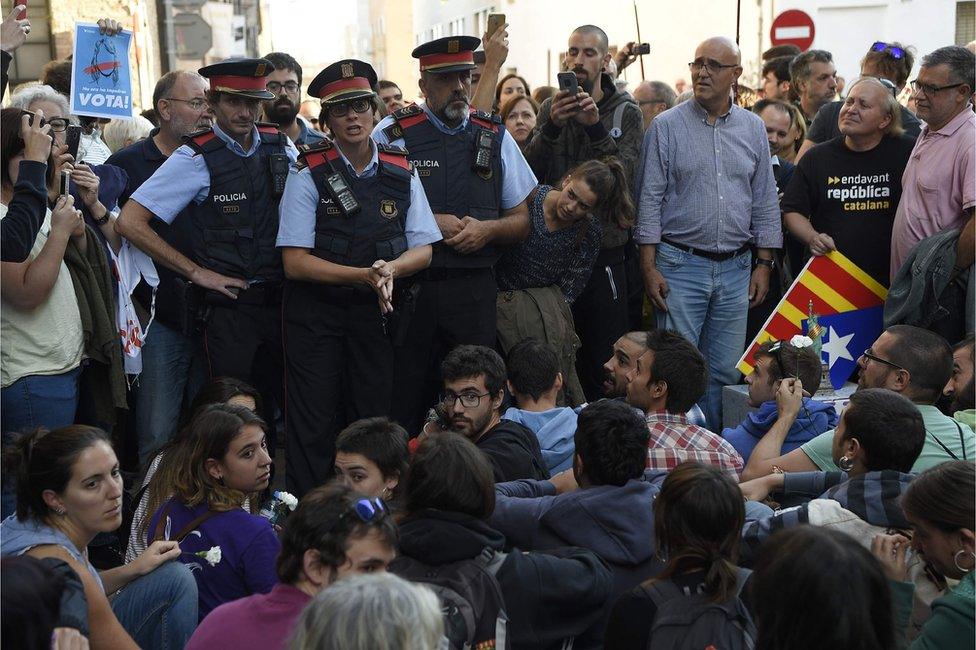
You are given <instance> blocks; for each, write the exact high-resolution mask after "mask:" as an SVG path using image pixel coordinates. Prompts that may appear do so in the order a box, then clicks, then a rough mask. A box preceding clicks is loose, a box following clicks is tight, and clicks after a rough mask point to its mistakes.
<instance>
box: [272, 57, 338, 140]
mask: <svg viewBox="0 0 976 650" xmlns="http://www.w3.org/2000/svg"><path fill="white" fill-rule="evenodd" d="M264 58H265V59H267V60H268V61H271V63H272V64H273V65H274V67H275V69H274V72H272V73H271V74H269V75H268V77H267V79H268V81H267V83H266V84H265V88H266V89H267V90H268V92H270V93H272V94H274V96H275V98H274V99H269V100H267V101H265V102H263V106H262V108H263V110H264V119H265V121H266V122H271V123H272V124H277V125H278V129H279V130H280V131H281V132H282V133H284V134H285V135H287V136H288V137H289V138H291V141H292V142H294V143H295V145H296V146H301V145H313V144H315V143H316V142H321V141H322V140H324V139H325V135H323V134H322V133H319V132H318V131H313V130H312V129H310V128H308V126H307V125H306V124H305V122H304V121H302V120H300V119H298V111H299V110H300V109H301V98H302V66H301V65H299V63H298V61H296V60H295V59H294V57H292V56H291V55H290V54H286V53H284V52H272V53H271V54H268V55H267V56H265V57H264Z"/></svg>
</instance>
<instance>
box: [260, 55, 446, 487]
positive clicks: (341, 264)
mask: <svg viewBox="0 0 976 650" xmlns="http://www.w3.org/2000/svg"><path fill="white" fill-rule="evenodd" d="M375 87H376V73H375V72H374V71H373V68H372V67H371V66H370V65H369V64H367V63H364V62H362V61H357V60H355V59H345V60H342V61H337V62H336V63H333V64H332V65H330V66H329V67H327V68H326V69H325V70H323V71H322V72H320V73H319V74H318V75H317V76H316V77H315V79H314V80H313V81H312V83H311V84H310V85H309V89H308V92H309V94H310V95H312V96H315V97H318V98H319V99H320V100H321V102H322V114H321V117H320V120H321V121H322V123H323V124H324V125H325V126H327V127H328V128H329V131H330V132H331V133H332V138H333V139H332V140H323V141H322V142H320V143H318V144H315V145H311V146H309V147H306V148H305V149H304V150H303V151H302V153H301V154H300V155H299V161H298V164H297V165H296V166H295V167H294V168H293V169H292V170H291V173H290V174H289V175H288V182H287V183H286V185H285V194H284V197H283V198H282V202H281V224H280V228H279V231H278V240H277V245H278V247H279V248H280V249H281V251H282V260H283V263H284V269H285V274H286V276H287V277H288V282H287V284H286V288H285V299H284V315H283V320H284V341H285V343H284V345H285V366H286V385H287V404H286V410H285V423H286V427H287V431H288V441H287V446H286V458H287V469H286V473H287V483H288V489H289V491H291V492H294V493H295V494H296V495H299V496H300V495H302V494H304V493H305V492H307V491H308V490H310V489H312V488H313V487H315V486H316V485H321V484H322V483H324V482H325V481H326V480H327V479H328V478H329V475H330V474H331V472H332V467H333V463H334V458H335V438H336V436H337V435H338V433H339V431H341V430H342V429H343V428H344V427H345V426H346V424H348V423H349V422H352V421H354V420H358V419H360V418H365V417H372V416H379V415H387V414H389V412H390V408H391V402H392V399H393V344H392V340H391V337H392V336H393V335H395V334H396V331H395V330H396V325H397V322H396V321H397V319H398V317H399V313H398V312H399V311H400V308H399V305H398V306H397V309H396V310H395V309H394V304H393V288H394V284H395V283H398V282H399V279H400V278H403V277H406V276H409V275H411V274H413V273H416V272H417V271H420V270H422V269H425V268H427V266H428V264H430V259H431V246H430V245H431V244H432V243H433V242H436V241H440V239H441V233H440V229H439V228H438V227H437V222H436V221H435V220H434V215H433V213H432V212H431V209H430V206H429V204H428V203H427V197H426V195H425V194H424V190H423V186H422V185H421V182H420V179H419V178H418V176H417V174H416V172H414V171H413V169H412V167H411V165H410V163H409V161H408V159H407V152H406V150H404V149H401V148H398V147H392V146H385V145H377V144H375V143H374V142H373V140H372V139H371V138H370V132H371V130H372V127H373V107H374V103H375V101H376V93H375V90H374V89H375Z"/></svg>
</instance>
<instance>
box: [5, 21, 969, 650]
mask: <svg viewBox="0 0 976 650" xmlns="http://www.w3.org/2000/svg"><path fill="white" fill-rule="evenodd" d="M20 9H21V7H15V8H14V10H13V12H11V13H10V14H9V15H8V16H7V17H6V19H5V20H4V21H3V22H2V24H0V54H2V64H3V72H4V74H3V90H4V93H5V94H9V97H7V102H6V103H7V107H5V108H3V109H2V111H0V158H2V160H0V163H2V164H0V218H2V221H0V224H2V240H0V241H2V245H3V246H2V248H3V250H2V253H3V262H2V267H0V269H2V276H0V288H2V293H0V325H2V331H0V333H2V338H0V378H2V391H0V396H2V412H0V418H2V425H0V431H2V434H3V442H4V451H3V467H4V473H3V501H2V507H3V516H4V517H5V518H4V519H3V522H2V524H0V554H2V556H3V557H2V561H0V562H2V565H0V566H2V568H0V581H2V587H0V598H2V642H3V643H4V644H7V643H9V644H10V645H11V647H17V648H25V649H33V648H38V649H40V648H51V647H53V648H58V649H69V648H70V649H83V648H88V647H91V648H112V649H115V648H137V647H138V648H184V647H186V648H194V649H204V648H214V647H234V648H236V649H238V650H245V649H247V648H255V649H257V648H262V649H265V648H292V649H294V650H299V649H300V650H305V649H309V650H311V649H313V648H391V649H392V648H398V649H400V648H402V649H406V650H434V649H435V648H438V649H440V648H458V649H460V648H481V649H488V648H499V649H502V648H506V649H507V648H512V649H518V648H570V647H572V648H580V649H588V648H608V649H617V648H619V649H628V648H635V649H636V648H677V647H695V648H707V647H714V648H733V647H743V648H745V647H756V648H759V649H761V650H766V649H772V648H785V647H790V648H811V649H813V648H823V647H832V648H834V647H836V648H858V649H861V650H882V649H885V650H887V649H889V648H901V647H910V648H913V649H917V650H923V649H927V648H940V649H941V648H950V649H951V648H968V647H971V646H970V645H969V644H970V643H971V642H972V639H973V636H974V634H976V586H974V576H976V573H974V569H976V533H974V531H976V465H974V458H976V434H974V431H973V427H974V425H976V391H974V358H976V344H974V338H973V330H974V314H973V312H974V298H973V296H974V287H973V273H972V270H973V269H972V267H973V258H974V253H976V250H974V249H976V239H974V221H973V214H974V208H976V176H974V150H976V114H974V106H973V98H974V92H976V80H974V76H976V70H974V68H976V56H974V54H973V50H974V49H976V47H959V46H946V47H941V48H938V49H936V50H934V51H932V52H927V53H921V54H922V55H921V56H919V54H920V53H918V52H916V51H915V50H914V48H912V47H909V46H907V45H905V44H901V43H889V42H884V41H878V42H874V43H873V44H871V45H870V47H868V48H867V51H866V53H865V55H864V58H863V59H862V61H861V71H860V72H861V74H860V76H859V77H858V78H856V79H852V80H851V81H850V82H849V83H846V84H844V83H842V81H843V80H841V79H839V78H838V77H837V71H836V68H835V66H834V63H833V57H832V55H831V53H830V52H828V51H825V50H809V51H806V52H800V51H799V49H798V48H791V47H775V48H772V49H771V50H769V51H767V52H766V53H765V54H764V57H763V58H764V65H763V68H762V74H761V82H760V84H759V85H758V87H757V88H756V89H751V88H747V87H745V86H744V85H742V84H740V83H739V80H740V77H741V75H742V73H743V67H742V62H741V53H740V51H739V48H738V46H737V44H736V43H735V42H734V41H732V40H730V39H728V38H725V37H714V38H709V39H706V40H704V41H703V42H701V43H700V44H698V45H697V47H696V48H695V49H694V50H692V49H691V48H690V47H689V56H690V58H691V62H690V63H689V71H690V76H691V84H690V87H689V88H688V89H687V90H686V89H684V88H680V87H672V86H671V85H669V84H667V83H665V82H663V81H654V80H652V81H643V82H641V83H640V84H638V85H636V86H635V87H634V88H633V89H632V90H630V91H628V89H627V87H626V86H627V84H626V83H624V82H623V81H622V80H620V79H617V78H616V74H617V73H619V71H620V70H622V69H624V68H626V67H627V66H628V65H631V64H632V63H633V62H634V61H635V60H636V58H637V54H636V52H637V51H639V50H638V48H637V47H635V45H636V44H635V43H627V44H626V45H625V46H623V47H621V48H620V49H619V50H618V51H617V52H616V53H611V48H610V39H609V37H608V35H607V34H606V33H605V32H604V30H602V29H601V28H600V27H598V26H595V25H583V26H581V27H579V28H577V29H575V30H573V32H572V33H571V34H569V37H568V41H567V48H566V53H565V58H564V60H563V61H562V62H561V69H562V71H563V72H567V73H572V74H571V75H570V76H571V77H575V80H576V87H575V90H574V89H573V88H572V87H571V84H570V85H569V86H567V85H566V83H565V78H563V79H560V83H559V84H556V85H554V86H542V87H536V88H530V86H529V83H528V82H527V81H526V80H525V79H524V78H523V77H521V76H520V75H519V74H517V72H516V70H517V68H515V67H513V66H512V64H513V62H511V61H509V60H508V32H507V25H501V26H500V27H498V28H497V29H496V30H495V31H494V32H493V33H491V34H485V35H484V37H483V38H482V39H478V38H475V37H471V36H451V37H446V38H441V39H437V40H434V41H431V42H428V43H424V44H421V45H419V46H418V47H417V48H416V49H415V50H413V52H412V56H413V58H414V59H416V60H417V65H418V67H419V70H420V81H419V89H418V91H419V93H416V95H417V97H418V101H417V102H411V101H409V96H410V95H411V94H414V93H411V91H410V90H409V89H407V88H405V87H404V86H401V85H400V84H399V83H398V82H397V81H396V80H381V79H378V78H377V75H376V72H375V70H374V69H373V67H372V66H371V65H370V64H369V63H368V62H364V61H359V60H354V59H343V60H340V61H336V62H334V63H332V64H331V65H329V66H327V67H326V68H324V69H323V70H321V71H316V74H315V75H314V76H313V77H312V78H311V80H308V79H307V78H306V77H305V76H303V70H302V67H301V65H300V64H299V62H298V61H296V60H295V58H293V57H292V56H290V55H289V54H287V53H284V52H272V53H269V54H267V55H266V56H264V57H262V58H259V59H253V58H252V59H233V60H228V61H222V62H217V63H213V64H211V65H208V66H205V67H203V68H201V69H199V70H198V71H171V72H167V73H166V74H164V75H163V76H162V77H161V78H160V79H159V80H158V82H157V83H156V86H155V89H154V92H153V96H152V105H151V107H149V108H148V110H146V111H145V112H143V114H142V115H141V116H138V117H135V118H134V119H133V120H113V121H109V122H106V121H105V120H98V119H95V118H91V117H85V116H76V115H72V114H71V112H70V109H69V102H68V97H69V96H70V95H71V84H72V75H71V65H72V63H71V61H70V60H69V61H51V62H50V63H49V64H48V65H47V66H45V68H44V70H43V72H42V75H41V77H40V79H38V80H37V81H36V82H26V83H21V84H19V85H17V86H16V87H13V88H11V89H10V90H9V93H8V91H7V89H6V85H7V74H6V68H7V65H9V63H10V61H11V59H12V57H13V55H14V53H15V51H16V49H17V48H18V47H19V46H20V45H22V44H23V42H24V40H25V38H26V34H27V33H28V32H29V31H30V21H29V20H26V19H19V18H18V13H19V10H20ZM98 25H99V28H100V30H101V31H102V33H103V34H104V35H105V37H106V38H111V37H112V36H113V35H115V34H117V33H118V31H119V30H121V29H122V28H124V27H125V26H124V25H120V24H119V23H118V22H116V21H115V20H112V19H103V20H101V21H99V23H98ZM819 36H820V35H818V37H819ZM827 40H829V39H827ZM972 45H973V44H971V46H972ZM916 59H918V63H919V66H918V70H917V73H916V72H913V70H914V69H915V65H916ZM913 74H915V75H916V76H915V77H914V78H911V77H912V75H913ZM554 81H555V80H554ZM557 86H558V87H557ZM676 86H678V85H677V84H676ZM306 96H307V97H308V98H310V99H305V97H306ZM69 134H74V135H77V136H78V137H77V138H72V137H69ZM831 251H839V252H840V253H842V254H843V255H844V256H845V257H847V258H848V259H849V260H851V261H852V262H853V264H854V265H856V267H857V268H858V269H860V273H861V274H862V276H863V278H864V279H865V280H864V281H865V282H870V283H873V284H874V285H878V286H880V287H881V288H882V289H887V291H888V294H887V295H888V298H887V301H886V304H885V306H884V324H883V329H881V330H880V332H879V331H877V330H876V331H874V332H870V333H868V332H865V335H866V336H869V339H868V340H870V341H871V343H870V346H869V347H868V349H867V350H864V351H863V353H860V352H859V351H857V352H855V351H852V350H849V351H848V358H851V356H852V354H851V353H853V355H854V356H853V358H856V360H857V368H856V370H855V372H854V373H853V376H852V377H851V378H850V379H852V380H853V381H856V383H857V387H856V391H855V392H853V394H852V395H851V397H850V399H849V400H840V399H838V398H837V396H836V395H833V394H832V393H831V389H830V387H828V386H827V385H826V383H825V373H824V370H825V368H824V364H823V362H822V360H821V351H820V347H819V345H816V344H815V343H814V341H813V339H811V338H807V337H804V336H796V337H793V338H791V339H788V340H768V341H762V342H761V343H762V345H760V346H759V348H758V351H757V352H756V353H755V358H754V360H753V364H754V369H753V371H752V372H751V374H749V375H748V376H746V377H744V378H743V377H742V375H741V373H740V372H739V371H738V370H737V368H736V364H737V361H738V359H739V357H740V356H741V355H742V353H743V351H744V349H745V345H746V343H747V342H748V341H750V340H752V339H753V338H754V337H755V335H756V334H757V333H758V332H759V331H760V329H761V327H762V325H763V323H764V322H765V321H766V320H767V318H768V317H769V315H770V314H771V313H772V312H773V310H774V309H776V307H777V305H778V303H779V301H780V299H781V298H782V297H783V295H784V293H785V292H786V290H787V289H788V288H789V287H790V285H791V283H792V282H793V279H794V278H795V277H796V275H797V274H798V273H799V272H800V271H801V269H802V268H803V266H804V264H805V263H806V262H807V260H809V259H810V258H811V257H812V256H822V255H826V254H828V253H830V252H831ZM831 281H833V280H832V279H831V278H827V283H826V284H825V286H824V287H823V289H822V290H823V291H824V292H834V291H835V289H837V287H832V286H830V282H831ZM831 336H834V334H831ZM815 338H816V337H815ZM743 380H744V382H745V384H746V385H747V386H746V388H745V390H746V391H747V398H746V399H747V401H748V404H749V406H750V410H749V412H748V413H747V414H746V416H745V418H744V419H743V420H742V421H736V420H735V419H733V416H732V415H731V413H730V412H729V411H728V410H727V409H724V408H723V389H724V388H726V387H728V386H734V385H736V384H739V383H740V382H742V381H743ZM798 612H802V616H801V615H798Z"/></svg>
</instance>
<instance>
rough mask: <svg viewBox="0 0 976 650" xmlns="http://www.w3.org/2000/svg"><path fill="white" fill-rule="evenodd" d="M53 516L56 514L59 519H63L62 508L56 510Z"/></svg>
mask: <svg viewBox="0 0 976 650" xmlns="http://www.w3.org/2000/svg"><path fill="white" fill-rule="evenodd" d="M54 514H56V515H57V516H59V517H63V516H64V508H58V509H57V510H55V511H54Z"/></svg>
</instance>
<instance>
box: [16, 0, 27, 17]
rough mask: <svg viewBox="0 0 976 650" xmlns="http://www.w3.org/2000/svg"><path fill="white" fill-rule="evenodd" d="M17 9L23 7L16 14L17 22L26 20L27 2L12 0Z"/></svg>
mask: <svg viewBox="0 0 976 650" xmlns="http://www.w3.org/2000/svg"><path fill="white" fill-rule="evenodd" d="M14 2H15V3H16V4H17V6H18V7H23V8H22V9H21V10H20V13H18V14H17V20H27V0H14Z"/></svg>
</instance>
